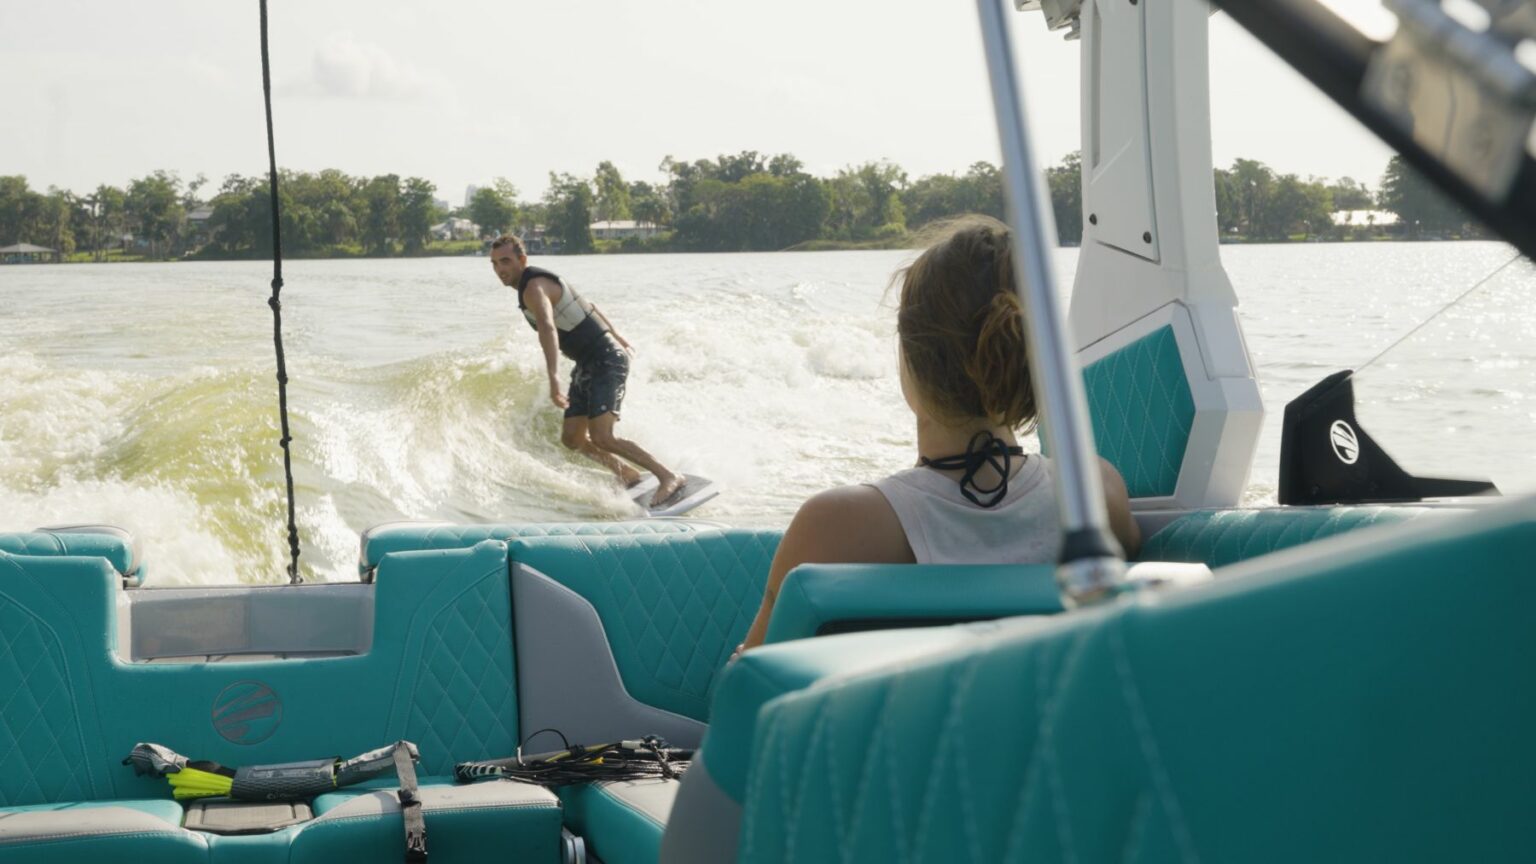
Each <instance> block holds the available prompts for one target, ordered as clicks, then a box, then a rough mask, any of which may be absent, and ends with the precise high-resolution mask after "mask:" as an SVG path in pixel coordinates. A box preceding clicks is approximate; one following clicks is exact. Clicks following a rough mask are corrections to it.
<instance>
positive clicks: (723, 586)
mask: <svg viewBox="0 0 1536 864" xmlns="http://www.w3.org/2000/svg"><path fill="white" fill-rule="evenodd" d="M779 536H780V535H779V532H777V531H755V530H738V529H730V530H706V531H697V532H692V533H670V534H629V535H601V536H570V537H541V538H531V539H522V540H516V541H513V543H512V544H511V553H510V554H511V559H512V565H513V567H512V570H513V572H512V583H513V594H514V601H515V602H514V604H513V607H514V615H515V619H516V628H515V629H516V633H517V644H518V657H519V663H518V670H517V679H518V690H519V697H520V701H521V705H522V708H523V715H522V725H523V727H524V728H527V729H530V730H539V729H544V728H546V727H551V728H555V729H558V730H560V731H561V732H563V733H564V734H565V735H566V736H567V737H568V738H569V739H570V740H572V741H584V742H588V743H590V742H594V741H612V740H619V739H623V738H633V737H637V736H639V735H646V734H653V733H656V734H660V735H662V737H664V738H666V739H667V740H668V741H669V742H670V743H671V744H673V745H674V746H678V747H692V746H693V745H694V744H696V743H697V740H698V737H699V736H700V735H701V734H702V732H703V729H704V723H705V721H706V720H707V718H708V715H709V699H710V695H711V693H712V692H713V690H714V684H715V680H716V677H717V676H718V674H719V671H720V669H721V668H722V667H724V666H725V662H726V660H727V659H728V658H729V657H730V654H731V651H732V650H733V649H734V648H735V647H736V645H737V644H738V643H739V642H740V641H741V639H742V638H743V637H744V636H745V635H746V631H747V627H748V626H750V624H751V622H752V618H753V616H754V615H755V613H756V611H757V607H758V605H759V603H760V602H761V599H762V594H763V586H764V584H765V583H766V581H767V577H768V567H769V564H770V563H772V560H773V553H774V551H775V550H776V549H777V548H778V541H779ZM549 645H559V646H560V650H559V651H558V652H554V651H550V650H548V648H547V646H549ZM508 752H510V751H508Z"/></svg>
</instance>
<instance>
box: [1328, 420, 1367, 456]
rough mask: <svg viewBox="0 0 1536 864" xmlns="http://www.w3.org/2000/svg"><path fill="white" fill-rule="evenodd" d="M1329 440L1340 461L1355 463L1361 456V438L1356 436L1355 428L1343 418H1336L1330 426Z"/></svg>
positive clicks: (1334, 453)
mask: <svg viewBox="0 0 1536 864" xmlns="http://www.w3.org/2000/svg"><path fill="white" fill-rule="evenodd" d="M1328 441H1329V443H1331V444H1333V455H1335V456H1337V457H1339V461H1340V462H1343V463H1344V464H1345V465H1353V464H1355V460H1357V459H1359V458H1360V439H1359V438H1357V437H1356V436H1355V430H1354V429H1353V428H1351V427H1350V425H1349V424H1348V423H1345V422H1344V421H1343V420H1335V421H1333V425H1332V426H1329V427H1328Z"/></svg>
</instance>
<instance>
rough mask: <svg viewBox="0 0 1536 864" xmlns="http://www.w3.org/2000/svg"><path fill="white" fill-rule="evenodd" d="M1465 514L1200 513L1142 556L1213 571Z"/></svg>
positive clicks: (1401, 510)
mask: <svg viewBox="0 0 1536 864" xmlns="http://www.w3.org/2000/svg"><path fill="white" fill-rule="evenodd" d="M1466 512H1469V511H1468V510H1467V509H1466V508H1463V507H1430V506H1412V505H1360V506H1335V507H1263V508H1250V509H1240V510H1200V511H1196V512H1193V513H1189V514H1186V515H1184V516H1180V517H1178V518H1177V519H1175V520H1173V521H1172V522H1170V523H1168V524H1167V525H1166V526H1164V527H1163V528H1162V529H1161V530H1159V531H1158V532H1157V533H1155V534H1153V535H1152V536H1150V537H1148V538H1147V539H1146V541H1145V542H1143V543H1142V546H1141V555H1140V557H1141V559H1142V560H1144V561H1188V562H1199V563H1202V564H1205V565H1206V566H1208V567H1210V568H1212V569H1215V568H1217V567H1225V566H1226V565H1228V564H1235V563H1237V562H1238V561H1245V560H1247V559H1249V558H1254V557H1257V556H1259V555H1267V554H1269V553H1270V552H1277V551H1279V550H1281V549H1289V548H1291V547H1293V546H1300V545H1302V544H1304V543H1311V542H1312V541H1314V540H1321V539H1324V538H1327V537H1332V536H1333V535H1335V534H1341V533H1344V532H1346V531H1354V530H1356V529H1358V528H1368V527H1370V526H1372V525H1391V524H1396V523H1399V522H1410V521H1414V520H1418V519H1443V518H1447V517H1450V516H1456V515H1459V514H1462V513H1466Z"/></svg>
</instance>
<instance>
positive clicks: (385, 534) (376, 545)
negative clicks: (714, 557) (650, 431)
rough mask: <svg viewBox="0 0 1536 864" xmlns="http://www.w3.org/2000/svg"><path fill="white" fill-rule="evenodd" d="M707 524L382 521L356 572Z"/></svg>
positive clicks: (367, 539)
mask: <svg viewBox="0 0 1536 864" xmlns="http://www.w3.org/2000/svg"><path fill="white" fill-rule="evenodd" d="M709 524H710V523H699V522H690V521H687V520H683V519H641V520H636V521H630V522H517V523H510V524H499V525H458V524H454V523H450V522H385V523H382V524H379V525H375V526H373V527H372V528H369V529H367V530H366V531H364V532H363V533H362V537H361V543H360V547H361V548H360V550H359V557H358V565H357V566H358V572H359V573H360V574H362V575H363V576H364V578H366V577H367V576H368V574H370V573H372V572H373V570H374V568H375V567H378V566H379V561H380V559H382V558H383V557H384V556H385V555H388V554H389V553H391V552H415V551H422V550H429V549H468V548H469V547H471V546H473V545H475V544H476V543H479V542H481V541H484V540H500V541H502V542H511V541H513V540H517V539H521V538H526V537H602V536H610V535H615V534H677V533H687V532H691V531H695V530H698V528H699V526H700V525H709Z"/></svg>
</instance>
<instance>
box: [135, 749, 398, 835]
mask: <svg viewBox="0 0 1536 864" xmlns="http://www.w3.org/2000/svg"><path fill="white" fill-rule="evenodd" d="M420 758H421V755H420V753H419V752H418V751H417V749H416V745H415V744H412V743H411V742H409V741H396V742H395V743H393V744H390V745H387V746H384V747H380V748H378V749H377V750H369V751H368V752H367V753H359V754H358V755H356V756H353V757H352V758H351V759H345V760H343V759H341V758H340V757H331V758H329V759H311V760H308V761H305V762H284V763H281V764H275V765H243V766H241V767H239V768H229V767H227V766H224V765H220V764H219V763H217V762H211V761H208V760H202V759H199V760H192V759H188V758H187V757H185V756H183V755H181V754H180V753H177V752H176V751H174V750H172V749H170V748H169V747H166V746H164V745H161V744H148V743H144V744H138V745H136V746H134V748H133V750H132V752H130V753H129V754H128V756H127V757H126V758H124V759H123V764H124V765H132V766H133V773H134V774H137V775H139V776H144V775H151V776H155V777H164V778H165V779H166V782H168V783H170V784H171V797H172V798H175V799H176V800H177V801H186V800H191V799H198V798H220V797H228V798H236V799H239V800H241V801H301V800H308V799H310V798H313V797H315V796H316V795H321V794H323V793H326V792H334V791H335V790H337V789H340V788H342V787H345V786H351V785H353V784H355V783H361V782H362V781H364V780H367V779H369V778H372V777H377V776H379V775H381V774H386V773H388V772H390V771H394V772H395V776H396V777H397V778H398V779H399V781H400V791H399V793H398V798H399V801H400V818H401V820H402V822H403V824H404V827H405V861H406V864H422V862H425V861H426V860H427V826H426V821H425V819H424V818H423V817H422V813H421V791H420V789H419V787H418V786H417V784H416V764H415V763H416V761H417V760H418V759H420Z"/></svg>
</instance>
